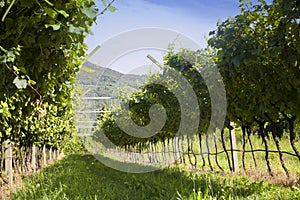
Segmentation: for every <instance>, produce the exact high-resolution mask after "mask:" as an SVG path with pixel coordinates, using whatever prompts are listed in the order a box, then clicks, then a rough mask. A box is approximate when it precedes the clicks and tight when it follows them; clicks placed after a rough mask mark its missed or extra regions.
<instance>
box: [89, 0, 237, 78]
mask: <svg viewBox="0 0 300 200" xmlns="http://www.w3.org/2000/svg"><path fill="white" fill-rule="evenodd" d="M107 2H109V0H107ZM97 4H98V6H99V7H100V8H102V2H101V0H97ZM113 5H114V6H115V7H116V8H117V11H115V12H113V13H110V12H106V13H105V14H104V15H101V16H99V17H98V19H97V23H96V24H95V25H94V26H93V27H92V32H93V35H89V36H88V37H87V39H86V40H85V41H86V43H87V45H88V52H91V50H93V49H94V48H95V47H96V46H97V45H101V44H103V43H104V42H105V41H107V40H109V39H110V38H113V37H114V36H116V35H118V34H120V33H123V32H126V31H129V30H133V29H138V28H144V27H157V28H164V29H170V30H174V31H176V32H179V33H182V34H184V35H185V36H187V37H190V38H191V39H192V40H194V41H195V42H196V43H197V44H198V45H199V46H200V47H205V46H206V41H205V36H208V33H209V31H211V30H214V29H215V28H216V24H217V21H218V20H219V19H221V20H225V19H227V18H228V17H229V16H235V15H237V14H238V13H239V1H238V0H115V3H114V4H113ZM115 48H118V47H115ZM151 53H152V54H155V53H153V52H151ZM139 56H141V55H139ZM156 56H158V54H157V55H156ZM136 57H137V56H135V58H136ZM143 57H145V56H143ZM158 57H159V56H158ZM160 57H161V56H160ZM132 58H133V56H132ZM132 58H130V56H127V61H122V62H119V63H124V62H125V63H128V65H130V59H131V60H132ZM91 60H92V61H93V62H94V63H97V64H98V62H100V61H99V60H101V59H100V58H97V56H96V57H94V58H91ZM158 60H160V61H161V59H160V58H158ZM142 62H143V63H142ZM144 64H147V63H145V60H144V61H141V63H140V64H139V65H144ZM148 64H149V63H148ZM135 65H138V64H137V63H135ZM112 68H113V67H112ZM116 68H118V67H116ZM125 68H126V69H127V68H128V67H125ZM119 71H122V70H119ZM127 71H128V70H127ZM122 72H124V73H125V72H126V70H125V71H124V70H123V71H122Z"/></svg>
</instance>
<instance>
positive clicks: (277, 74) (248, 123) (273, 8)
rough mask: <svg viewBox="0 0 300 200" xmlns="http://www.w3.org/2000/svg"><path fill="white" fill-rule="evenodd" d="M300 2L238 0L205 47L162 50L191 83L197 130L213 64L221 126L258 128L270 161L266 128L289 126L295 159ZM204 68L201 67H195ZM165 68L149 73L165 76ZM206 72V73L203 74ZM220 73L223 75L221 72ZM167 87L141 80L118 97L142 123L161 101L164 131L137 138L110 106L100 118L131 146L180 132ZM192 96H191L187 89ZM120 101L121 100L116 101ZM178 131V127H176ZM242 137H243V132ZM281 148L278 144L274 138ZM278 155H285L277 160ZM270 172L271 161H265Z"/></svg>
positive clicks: (207, 107)
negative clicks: (221, 96) (223, 107)
mask: <svg viewBox="0 0 300 200" xmlns="http://www.w3.org/2000/svg"><path fill="white" fill-rule="evenodd" d="M299 8H300V2H299V1H285V0H274V1H273V2H272V3H271V4H268V3H267V2H266V1H264V0H259V1H258V2H257V4H256V5H254V4H252V3H251V2H250V1H242V0H241V1H240V10H241V12H240V14H238V15H236V16H235V17H230V18H228V19H227V20H225V21H224V22H222V21H220V22H218V25H217V29H216V30H214V31H211V32H210V33H209V34H210V38H209V40H208V47H207V48H206V49H203V50H199V51H190V50H187V49H182V50H181V51H179V52H173V51H172V49H170V51H169V53H168V54H167V55H165V56H164V62H165V63H164V64H165V66H168V67H165V68H164V69H163V74H164V73H166V72H167V71H168V69H170V68H171V69H175V70H176V71H178V72H179V73H180V74H181V75H182V76H184V77H185V78H186V79H187V80H188V82H189V84H190V85H191V86H192V88H193V90H194V91H195V94H196V95H197V98H198V103H199V106H200V112H201V114H200V116H201V119H200V123H199V127H198V129H197V131H195V132H194V133H195V134H197V133H198V134H199V133H200V134H201V133H206V131H207V127H208V125H209V123H210V117H211V99H210V96H209V92H208V88H207V85H206V84H205V81H204V80H203V73H208V74H209V73H210V72H212V71H211V69H212V68H213V67H214V65H216V66H217V68H218V70H219V71H220V73H221V75H222V81H223V82H224V85H225V90H226V98H227V103H228V105H227V116H226V120H225V123H224V128H225V127H227V128H230V129H231V128H232V127H231V126H230V125H229V124H230V122H232V121H233V122H235V123H236V124H237V125H239V126H242V127H243V134H245V131H246V128H247V130H248V134H251V132H252V130H254V129H257V130H258V132H259V135H260V136H262V139H263V143H264V146H265V150H266V157H265V158H266V161H267V163H268V153H267V152H268V141H267V139H268V138H269V137H268V136H269V135H268V134H269V133H272V135H273V138H274V141H275V142H277V138H281V137H282V134H283V133H284V130H286V132H288V133H289V138H290V143H291V146H292V148H293V150H294V152H295V154H296V155H297V157H298V158H299V159H300V154H299V151H298V149H297V147H296V146H295V139H296V133H295V130H294V129H295V124H297V123H298V122H299V117H300V105H299V99H300V66H299V63H300V60H299V59H300V21H299V20H300V9H299ZM199 72H201V73H199ZM163 74H158V75H155V76H152V77H151V78H150V79H152V80H153V79H155V78H156V79H159V78H163V80H162V81H165V82H170V81H171V80H170V79H166V78H164V77H163ZM208 76H209V75H208ZM220 81H221V80H220ZM171 85H172V86H171V87H170V88H164V87H161V86H155V85H151V84H148V85H147V82H146V84H145V85H144V86H143V87H142V89H141V90H140V91H138V92H136V93H134V94H133V95H132V96H131V97H130V98H129V99H127V101H126V100H122V101H123V102H125V104H128V105H129V107H130V116H131V118H132V119H133V120H134V121H135V122H136V123H137V124H139V125H141V126H144V125H147V124H148V123H149V120H150V118H149V116H148V112H149V108H150V107H151V105H153V104H156V103H158V104H162V105H163V106H164V108H165V109H166V110H167V115H168V119H169V118H170V120H168V119H167V123H166V124H165V126H164V128H163V129H162V131H161V132H159V133H158V134H157V135H155V136H153V137H151V138H135V137H132V136H129V135H128V134H126V133H125V132H124V131H122V130H120V128H118V126H117V125H116V123H115V119H114V116H113V114H110V113H106V114H102V115H101V116H100V117H99V118H100V122H99V123H100V126H101V127H102V129H103V130H104V133H105V134H106V135H107V136H108V137H109V138H110V139H111V140H112V141H113V142H115V143H116V144H117V145H120V146H135V145H136V144H146V143H148V142H149V141H152V142H157V141H162V142H164V141H165V140H166V138H171V137H174V135H175V134H177V131H178V126H179V124H180V123H179V122H180V121H181V120H182V119H180V115H179V114H178V113H179V112H180V105H178V102H177V101H176V99H174V96H172V93H170V91H172V87H178V85H176V83H172V84H171ZM185 98H187V99H188V98H189V97H187V96H186V97H185ZM119 109H120V108H119ZM180 134H182V133H180ZM244 138H245V137H244ZM277 148H278V150H279V151H280V145H279V143H278V146H277ZM282 162H283V160H282ZM269 171H270V172H271V167H269Z"/></svg>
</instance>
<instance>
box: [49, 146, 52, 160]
mask: <svg viewBox="0 0 300 200" xmlns="http://www.w3.org/2000/svg"><path fill="white" fill-rule="evenodd" d="M49 161H50V162H51V161H52V147H50V150H49Z"/></svg>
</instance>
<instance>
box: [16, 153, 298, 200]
mask: <svg viewBox="0 0 300 200" xmlns="http://www.w3.org/2000/svg"><path fill="white" fill-rule="evenodd" d="M128 165H137V164H128ZM134 167H136V166H134ZM299 198H300V189H299V188H297V187H295V186H294V187H291V188H289V187H279V186H274V185H271V184H267V183H265V182H262V181H256V182H255V181H254V182H252V181H249V180H248V179H247V178H246V177H244V176H233V175H230V176H229V175H221V174H211V173H193V172H190V171H189V170H187V169H186V168H183V167H169V168H165V169H160V170H157V171H154V172H150V173H143V174H130V173H124V172H119V171H116V170H114V169H111V168H108V167H106V166H105V165H103V164H102V163H100V162H99V161H97V160H96V159H95V158H94V157H93V156H91V155H69V156H67V157H65V158H64V159H63V160H60V161H58V162H56V163H55V164H54V165H52V166H48V167H46V168H44V169H43V170H41V171H40V172H39V173H38V174H36V175H33V176H31V177H28V178H26V179H25V180H24V184H23V187H22V188H21V189H20V190H18V191H17V192H16V193H15V194H12V199H22V200H26V199H28V200H29V199H30V200H31V199H45V200H46V199H49V200H50V199H51V200H53V199H85V200H89V199H91V200H92V199H93V200H95V199H130V200H135V199H139V200H140V199H168V200H169V199H268V200H269V199H299Z"/></svg>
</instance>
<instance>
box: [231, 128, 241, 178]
mask: <svg viewBox="0 0 300 200" xmlns="http://www.w3.org/2000/svg"><path fill="white" fill-rule="evenodd" d="M230 126H231V127H232V129H231V130H230V147H231V159H232V167H233V172H238V171H239V163H238V155H237V151H233V150H236V149H237V147H236V137H235V126H234V122H230Z"/></svg>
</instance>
